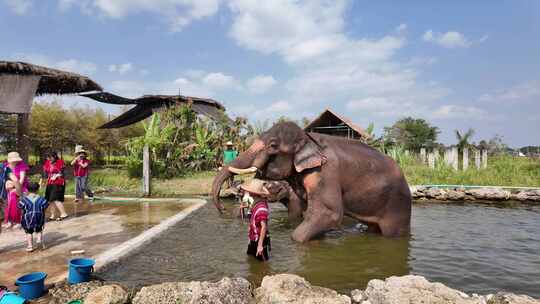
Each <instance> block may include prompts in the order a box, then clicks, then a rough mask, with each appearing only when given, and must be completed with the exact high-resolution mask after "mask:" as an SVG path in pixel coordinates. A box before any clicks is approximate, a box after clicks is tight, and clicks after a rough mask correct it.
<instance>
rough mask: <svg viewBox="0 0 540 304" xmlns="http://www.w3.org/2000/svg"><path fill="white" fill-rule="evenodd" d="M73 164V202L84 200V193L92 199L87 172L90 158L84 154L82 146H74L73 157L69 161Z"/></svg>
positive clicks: (92, 194)
mask: <svg viewBox="0 0 540 304" xmlns="http://www.w3.org/2000/svg"><path fill="white" fill-rule="evenodd" d="M71 165H72V166H73V176H75V202H78V201H84V194H85V193H86V195H87V196H88V199H90V201H92V200H93V199H94V193H93V192H92V190H91V189H90V187H89V186H88V173H89V170H90V160H89V159H88V157H87V155H86V150H84V149H83V147H82V146H79V145H77V146H76V147H75V158H74V159H73V160H72V161H71Z"/></svg>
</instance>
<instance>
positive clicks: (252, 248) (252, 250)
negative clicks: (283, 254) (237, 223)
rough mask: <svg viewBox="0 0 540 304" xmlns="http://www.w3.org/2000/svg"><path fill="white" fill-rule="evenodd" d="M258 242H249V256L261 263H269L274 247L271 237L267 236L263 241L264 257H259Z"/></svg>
mask: <svg viewBox="0 0 540 304" xmlns="http://www.w3.org/2000/svg"><path fill="white" fill-rule="evenodd" d="M258 244H259V242H258V241H249V244H248V248H247V252H246V253H247V254H248V255H252V256H254V257H255V258H256V259H257V260H259V261H268V260H269V259H270V251H272V246H271V245H270V236H269V235H267V236H266V237H265V238H264V241H263V252H262V256H257V246H258Z"/></svg>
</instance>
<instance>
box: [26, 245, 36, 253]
mask: <svg viewBox="0 0 540 304" xmlns="http://www.w3.org/2000/svg"><path fill="white" fill-rule="evenodd" d="M32 251H34V247H32V246H28V247H26V252H32Z"/></svg>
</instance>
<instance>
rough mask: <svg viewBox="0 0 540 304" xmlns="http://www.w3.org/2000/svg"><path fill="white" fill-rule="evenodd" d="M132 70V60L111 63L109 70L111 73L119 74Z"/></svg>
mask: <svg viewBox="0 0 540 304" xmlns="http://www.w3.org/2000/svg"><path fill="white" fill-rule="evenodd" d="M131 70H133V64H132V63H130V62H128V63H122V64H111V65H109V72H111V73H114V72H118V73H119V74H125V73H127V72H129V71H131Z"/></svg>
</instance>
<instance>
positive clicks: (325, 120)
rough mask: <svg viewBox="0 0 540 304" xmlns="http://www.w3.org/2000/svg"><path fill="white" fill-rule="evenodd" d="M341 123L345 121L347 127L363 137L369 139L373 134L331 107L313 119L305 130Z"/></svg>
mask: <svg viewBox="0 0 540 304" xmlns="http://www.w3.org/2000/svg"><path fill="white" fill-rule="evenodd" d="M339 123H343V124H344V125H346V126H347V127H349V128H351V129H352V130H354V131H355V132H357V133H358V134H359V135H360V137H361V138H363V139H368V138H370V137H371V136H370V135H369V134H368V133H367V132H366V131H365V130H364V129H362V128H361V127H360V126H358V125H357V124H355V123H353V122H352V121H351V120H350V119H348V118H346V117H343V116H341V115H339V114H337V113H335V112H334V111H332V110H330V109H326V110H325V111H324V112H322V113H321V114H320V115H319V116H318V117H317V118H315V119H314V120H313V121H311V122H310V123H309V124H308V125H307V126H306V127H305V128H304V130H312V129H314V128H318V127H332V126H337V125H338V124H339Z"/></svg>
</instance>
